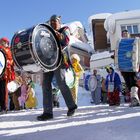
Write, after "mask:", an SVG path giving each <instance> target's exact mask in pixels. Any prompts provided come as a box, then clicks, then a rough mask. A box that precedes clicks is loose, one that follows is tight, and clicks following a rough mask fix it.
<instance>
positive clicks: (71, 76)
mask: <svg viewBox="0 0 140 140" xmlns="http://www.w3.org/2000/svg"><path fill="white" fill-rule="evenodd" d="M65 78H66V83H67V85H68V86H69V88H73V86H74V84H75V73H74V71H73V69H72V68H69V69H67V70H66V72H65Z"/></svg>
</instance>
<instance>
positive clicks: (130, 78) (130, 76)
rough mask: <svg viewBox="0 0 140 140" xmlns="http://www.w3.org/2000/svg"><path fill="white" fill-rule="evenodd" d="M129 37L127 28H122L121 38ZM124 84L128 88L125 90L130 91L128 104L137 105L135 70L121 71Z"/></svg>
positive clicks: (139, 103)
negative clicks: (129, 102)
mask: <svg viewBox="0 0 140 140" xmlns="http://www.w3.org/2000/svg"><path fill="white" fill-rule="evenodd" d="M127 38H130V34H129V32H128V31H127V30H123V31H122V39H127ZM121 74H122V76H123V78H124V80H125V83H126V86H127V88H126V89H128V91H127V92H130V96H131V104H130V106H139V105H140V101H139V98H138V85H137V81H136V72H121ZM133 99H134V100H135V99H136V100H135V103H134V102H133Z"/></svg>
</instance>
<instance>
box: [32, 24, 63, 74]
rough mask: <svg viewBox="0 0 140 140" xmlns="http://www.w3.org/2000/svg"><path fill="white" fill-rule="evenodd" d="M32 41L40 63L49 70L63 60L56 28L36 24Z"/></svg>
mask: <svg viewBox="0 0 140 140" xmlns="http://www.w3.org/2000/svg"><path fill="white" fill-rule="evenodd" d="M32 42H33V52H34V53H35V56H36V57H37V59H38V61H39V63H41V65H42V66H43V67H44V68H45V69H47V70H50V71H52V70H54V69H56V68H57V67H58V65H59V64H60V61H61V48H60V44H59V42H58V40H57V37H56V35H55V32H54V30H53V29H52V28H51V27H50V26H48V25H45V24H40V25H38V26H36V27H35V29H34V31H33V36H32Z"/></svg>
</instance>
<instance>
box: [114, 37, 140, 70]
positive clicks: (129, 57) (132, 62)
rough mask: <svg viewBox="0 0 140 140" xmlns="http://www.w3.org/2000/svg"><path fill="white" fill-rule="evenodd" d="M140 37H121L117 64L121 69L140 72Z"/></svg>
mask: <svg viewBox="0 0 140 140" xmlns="http://www.w3.org/2000/svg"><path fill="white" fill-rule="evenodd" d="M138 42H139V39H138V38H128V39H121V41H120V42H119V46H118V50H117V52H116V56H115V57H116V62H115V63H116V64H117V67H118V69H119V70H120V71H124V72H138V70H139V62H138V58H139V54H138V53H139V51H138V47H139V45H138V44H139V43H138Z"/></svg>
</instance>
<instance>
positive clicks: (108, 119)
mask: <svg viewBox="0 0 140 140" xmlns="http://www.w3.org/2000/svg"><path fill="white" fill-rule="evenodd" d="M36 91H37V97H38V98H39V97H40V98H39V100H41V98H42V97H41V96H39V94H41V93H40V92H41V90H40V89H39V87H37V90H36ZM60 98H61V99H60V100H61V107H60V108H54V119H53V120H50V121H44V122H40V121H37V120H36V117H37V116H38V115H40V114H41V113H42V108H40V107H41V102H39V106H38V109H35V110H22V111H17V112H8V113H7V114H3V115H0V140H57V139H58V140H139V139H140V123H139V122H140V107H135V108H130V107H128V104H124V103H122V104H121V106H119V107H109V106H108V105H97V106H95V105H91V104H90V93H89V92H87V91H85V90H84V89H82V88H80V89H79V100H78V104H79V108H78V110H77V112H76V114H75V115H74V116H73V117H67V116H66V113H67V108H66V107H65V104H64V100H63V99H62V97H60Z"/></svg>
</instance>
